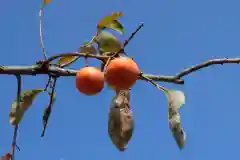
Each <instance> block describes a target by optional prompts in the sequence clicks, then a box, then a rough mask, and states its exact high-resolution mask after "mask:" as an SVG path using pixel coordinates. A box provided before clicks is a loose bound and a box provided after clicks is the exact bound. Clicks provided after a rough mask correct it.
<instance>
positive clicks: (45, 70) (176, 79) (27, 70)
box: [0, 52, 240, 84]
mask: <svg viewBox="0 0 240 160" xmlns="http://www.w3.org/2000/svg"><path fill="white" fill-rule="evenodd" d="M66 55H72V56H80V57H84V56H88V57H89V58H97V59H99V60H107V59H108V58H109V56H100V55H91V54H88V55H86V54H85V53H79V52H74V53H64V54H59V55H56V56H53V57H50V58H49V59H48V60H46V61H44V62H42V64H48V63H50V62H51V61H53V60H55V59H57V58H60V57H64V56H66ZM228 63H231V64H239V63H240V58H229V59H227V58H223V59H213V60H209V61H206V62H204V63H201V64H198V65H195V66H193V67H191V68H187V69H185V70H183V71H182V72H180V73H178V74H177V75H176V76H164V75H152V74H143V76H144V77H148V78H150V79H152V80H154V81H162V82H168V83H175V84H184V80H182V79H181V78H182V77H184V76H186V75H188V74H190V73H193V72H195V71H197V70H200V69H202V68H206V67H209V66H211V65H216V64H221V65H223V64H228ZM42 64H36V65H31V66H0V74H9V75H15V74H20V75H38V74H45V75H50V76H59V77H61V76H63V77H67V76H75V75H76V73H77V72H78V70H74V69H64V68H61V67H58V66H56V65H54V64H49V66H48V67H44V65H42ZM139 79H140V80H144V79H142V78H141V77H139Z"/></svg>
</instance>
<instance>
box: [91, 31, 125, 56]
mask: <svg viewBox="0 0 240 160" xmlns="http://www.w3.org/2000/svg"><path fill="white" fill-rule="evenodd" d="M95 41H96V42H97V43H98V44H99V46H100V51H101V52H103V53H104V52H118V51H119V50H120V49H121V48H122V44H121V42H120V41H119V40H118V39H117V37H115V36H114V35H112V34H111V33H109V32H106V31H102V32H100V33H99V34H98V36H97V37H96V38H95Z"/></svg>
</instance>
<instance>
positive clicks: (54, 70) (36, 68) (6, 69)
mask: <svg viewBox="0 0 240 160" xmlns="http://www.w3.org/2000/svg"><path fill="white" fill-rule="evenodd" d="M77 72H78V70H74V69H63V68H60V67H58V66H55V65H50V66H49V67H48V68H42V67H41V65H32V66H1V67H0V74H9V75H15V74H21V75H32V76H33V75H38V74H42V75H53V76H59V77H61V76H62V77H68V76H75V75H76V74H77ZM143 75H144V76H145V77H148V78H151V79H152V80H154V81H163V82H170V83H176V84H183V80H181V79H176V78H175V77H174V76H161V75H151V74H143Z"/></svg>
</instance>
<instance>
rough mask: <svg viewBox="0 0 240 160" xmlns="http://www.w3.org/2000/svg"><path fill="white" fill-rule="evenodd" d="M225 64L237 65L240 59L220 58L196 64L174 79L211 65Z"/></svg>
mask: <svg viewBox="0 0 240 160" xmlns="http://www.w3.org/2000/svg"><path fill="white" fill-rule="evenodd" d="M227 63H236V64H239V63H240V58H222V59H212V60H209V61H206V62H203V63H201V64H198V65H195V66H193V67H190V68H187V69H185V70H184V71H182V72H180V73H178V74H177V75H176V76H175V78H176V79H180V78H182V77H183V76H186V75H188V74H190V73H192V72H195V71H197V70H200V69H202V68H206V67H209V66H211V65H216V64H221V65H223V64H227Z"/></svg>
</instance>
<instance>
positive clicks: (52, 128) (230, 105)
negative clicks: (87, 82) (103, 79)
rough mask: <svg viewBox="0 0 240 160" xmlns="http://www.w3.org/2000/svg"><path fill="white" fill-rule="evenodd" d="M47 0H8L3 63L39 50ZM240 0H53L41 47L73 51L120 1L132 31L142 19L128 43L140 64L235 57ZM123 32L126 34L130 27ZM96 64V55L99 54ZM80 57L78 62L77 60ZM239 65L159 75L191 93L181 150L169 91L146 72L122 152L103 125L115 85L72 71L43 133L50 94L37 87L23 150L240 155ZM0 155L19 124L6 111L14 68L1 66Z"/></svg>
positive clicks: (40, 154)
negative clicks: (95, 84)
mask: <svg viewBox="0 0 240 160" xmlns="http://www.w3.org/2000/svg"><path fill="white" fill-rule="evenodd" d="M41 2H42V1H41V0H35V1H32V0H25V1H2V3H1V6H2V7H1V10H0V19H1V25H0V32H1V34H0V35H1V36H0V43H1V58H0V64H1V65H31V64H33V63H35V62H36V61H37V60H40V59H42V58H43V55H42V53H41V48H40V41H39V18H38V11H39V7H40V4H41ZM239 5H240V2H239V1H238V0H201V1H200V0H199V1H192V0H148V1H145V0H142V1H137V0H129V1H128V0H102V1H97V0H95V1H93V0H88V1H80V0H67V1H64V0H53V2H52V3H51V4H50V5H49V6H47V7H46V9H45V19H44V24H45V30H44V31H45V32H44V36H45V47H46V50H47V52H48V55H49V56H51V55H54V54H57V53H61V52H67V51H76V50H77V49H78V47H79V46H80V45H81V44H82V43H83V42H84V41H85V40H90V38H91V36H93V35H94V33H95V31H96V24H97V22H98V21H99V19H101V18H102V17H103V16H104V15H107V14H109V13H111V12H113V11H119V10H121V11H123V12H124V14H125V16H124V17H122V18H121V22H122V23H123V24H124V26H125V28H126V31H127V35H130V34H131V32H132V31H134V30H135V28H136V27H137V26H138V24H139V22H144V23H145V27H144V28H143V29H142V30H141V31H140V32H139V34H138V35H137V36H136V37H135V38H134V39H133V40H132V41H131V43H130V44H129V45H128V46H127V48H126V51H127V53H128V54H129V55H131V56H134V57H135V60H136V62H137V63H138V64H139V67H140V68H141V70H143V71H144V72H146V73H154V74H163V75H174V74H176V73H177V72H179V71H181V70H182V69H184V68H186V67H190V66H192V65H194V64H197V63H201V62H203V61H205V60H208V59H212V58H221V57H232V58H234V57H237V56H239V52H240V45H239V44H240V38H239V37H240V31H239V29H240V20H239V15H240V10H239ZM126 37H127V36H126ZM93 63H94V64H95V62H93ZM81 66H82V64H81V61H80V62H79V63H78V64H75V65H74V66H73V67H74V68H80V67H81ZM239 67H240V66H238V65H234V64H233V65H231V64H230V65H225V66H213V67H211V68H207V69H204V70H202V71H201V72H196V73H193V74H191V75H189V76H186V77H185V78H184V80H185V85H184V86H183V85H182V86H181V85H174V84H167V83H161V84H162V85H163V86H165V87H168V88H169V89H179V90H182V91H184V93H185V95H186V105H184V106H183V107H182V109H181V118H182V123H183V127H184V129H185V131H186V132H187V135H188V137H187V143H186V146H185V148H184V149H183V150H182V151H179V149H178V148H177V145H176V143H175V141H174V139H173V137H172V135H171V133H170V130H169V128H168V122H167V99H166V97H165V95H164V94H163V93H162V92H160V91H158V90H157V89H156V88H154V87H152V86H151V85H150V84H147V83H145V82H142V81H140V82H137V84H136V85H135V86H134V88H133V91H132V101H131V105H132V108H133V112H134V117H135V123H136V129H135V132H134V136H133V138H132V140H131V142H130V143H129V146H128V149H127V150H126V152H124V153H122V152H119V151H118V150H117V149H116V148H115V147H114V146H113V144H112V143H111V141H110V139H109V137H108V134H107V119H108V110H109V104H110V102H111V98H112V96H113V95H114V94H113V92H112V91H111V90H109V89H107V88H105V89H104V90H103V92H101V94H99V95H97V96H95V97H87V96H83V95H81V94H80V93H78V92H77V91H76V89H75V79H74V77H68V78H61V79H60V80H59V81H58V82H57V89H56V91H57V101H56V104H55V105H54V111H53V114H52V116H51V119H50V123H49V127H48V130H47V132H46V135H45V138H44V139H41V138H40V134H41V131H42V114H43V109H44V107H45V106H46V105H47V103H48V97H47V95H44V94H42V95H40V96H39V97H38V98H37V100H36V101H35V102H34V104H33V106H32V108H30V109H29V110H28V112H27V114H26V115H25V117H24V120H23V121H22V123H21V125H20V129H19V134H18V145H19V146H20V148H21V151H20V152H17V153H16V156H17V159H18V160H24V159H25V160H30V159H34V160H60V159H61V158H62V159H64V160H71V159H84V160H98V159H105V160H107V159H114V160H122V159H124V160H146V159H148V158H150V159H152V160H159V159H162V160H163V159H164V160H173V159H178V160H213V159H218V160H226V159H227V158H229V159H238V158H239V154H238V153H239V143H240V140H239V139H238V138H239V134H240V129H239V126H238V121H239V119H238V117H239V113H240V106H239V102H238V100H239V98H240V95H239V92H238V90H240V84H239V82H240V74H239V73H240V72H239ZM46 81H47V77H46V76H39V77H31V76H28V77H24V79H23V89H34V88H36V87H38V88H39V87H44V86H45V83H46ZM0 88H1V91H2V96H1V108H0V126H1V137H0V155H2V154H3V153H5V152H8V151H10V150H11V141H12V135H13V128H12V127H11V126H10V124H9V117H8V114H9V111H10V105H11V103H12V101H13V100H14V99H15V97H16V94H15V92H16V79H15V77H14V76H4V75H2V76H1V83H0Z"/></svg>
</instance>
